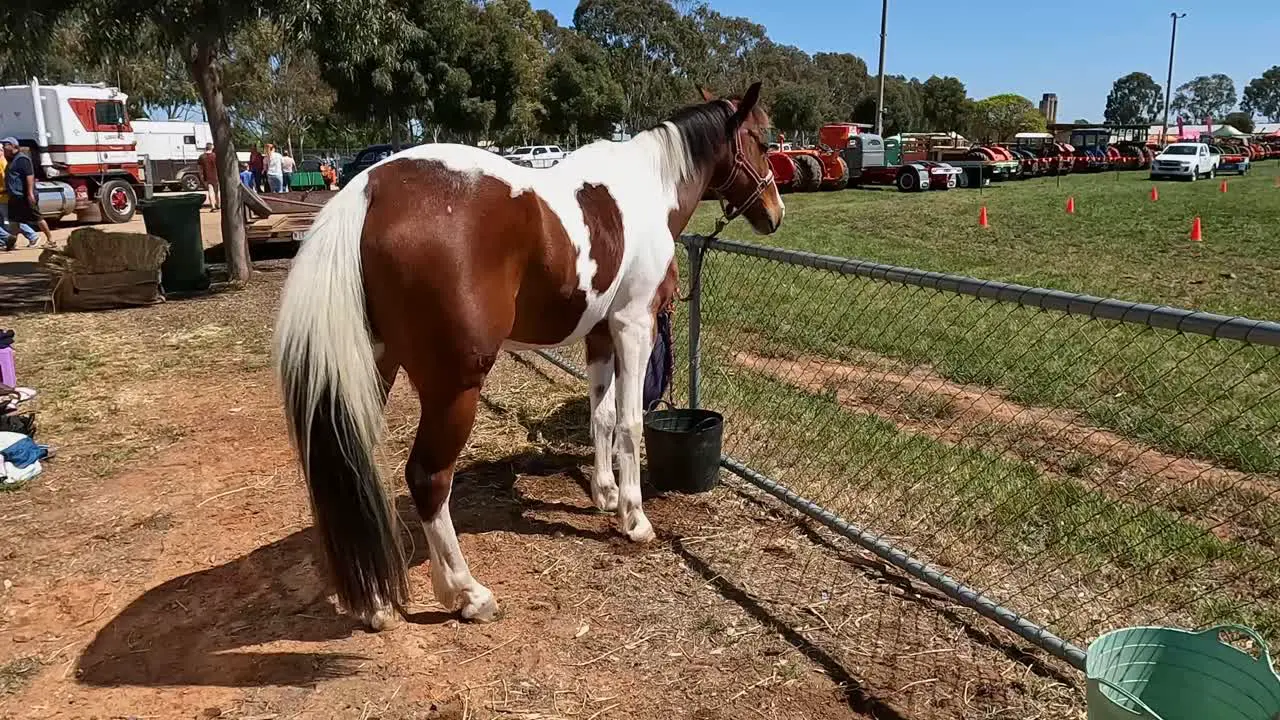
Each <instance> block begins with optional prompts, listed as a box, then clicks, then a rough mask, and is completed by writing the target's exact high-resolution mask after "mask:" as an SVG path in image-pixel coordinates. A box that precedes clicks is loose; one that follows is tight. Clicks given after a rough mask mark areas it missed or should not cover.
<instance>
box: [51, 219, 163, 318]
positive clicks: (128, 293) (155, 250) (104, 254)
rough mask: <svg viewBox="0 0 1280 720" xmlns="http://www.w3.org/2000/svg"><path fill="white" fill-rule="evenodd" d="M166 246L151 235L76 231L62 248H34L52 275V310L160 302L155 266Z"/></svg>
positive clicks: (87, 230)
mask: <svg viewBox="0 0 1280 720" xmlns="http://www.w3.org/2000/svg"><path fill="white" fill-rule="evenodd" d="M168 250H169V246H168V243H166V242H165V241H164V240H161V239H160V238H157V237H154V236H151V235H144V234H137V233H105V232H102V231H100V230H95V229H93V228H82V229H80V230H76V231H75V232H73V233H72V234H71V239H70V240H69V241H68V248H67V250H66V251H62V250H45V251H43V252H41V253H40V264H41V265H43V266H44V267H45V269H46V270H48V271H49V274H50V275H51V276H52V284H53V287H52V291H51V293H50V295H51V298H52V300H53V310H54V312H65V311H68V310H106V309H108V308H118V307H132V306H138V305H153V304H155V303H160V302H164V293H163V291H162V290H161V287H160V265H161V263H163V262H164V258H165V256H166V255H167V254H168ZM139 266H140V267H139Z"/></svg>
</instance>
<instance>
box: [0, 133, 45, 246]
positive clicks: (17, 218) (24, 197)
mask: <svg viewBox="0 0 1280 720" xmlns="http://www.w3.org/2000/svg"><path fill="white" fill-rule="evenodd" d="M0 148H2V149H3V151H4V157H5V159H6V160H8V161H9V165H8V167H6V168H5V171H4V189H5V193H6V194H8V196H9V203H8V205H7V208H6V209H7V211H8V215H9V225H10V229H9V230H7V231H6V235H9V236H10V237H8V239H7V240H6V242H5V245H4V247H5V248H6V249H12V248H13V243H14V242H15V240H16V238H14V237H12V235H13V234H16V233H18V232H22V233H23V234H24V235H26V234H27V233H26V231H23V230H22V227H23V225H26V226H27V230H28V231H29V230H30V229H31V225H38V226H39V227H40V230H41V231H42V232H44V236H45V240H46V241H48V242H49V243H50V244H52V242H53V233H51V232H50V231H49V223H47V222H45V220H44V218H42V217H40V214H39V212H38V211H37V209H36V208H37V204H36V177H35V175H36V173H35V166H33V165H32V164H31V158H30V157H28V156H26V155H24V154H22V153H21V152H19V151H18V141H17V139H16V138H12V137H7V138H2V139H0ZM30 239H31V235H27V240H28V241H30ZM33 244H34V243H33Z"/></svg>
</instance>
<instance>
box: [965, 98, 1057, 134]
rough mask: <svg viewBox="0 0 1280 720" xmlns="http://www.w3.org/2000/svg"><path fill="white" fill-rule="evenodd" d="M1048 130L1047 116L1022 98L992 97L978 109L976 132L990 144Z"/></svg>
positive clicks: (976, 106)
mask: <svg viewBox="0 0 1280 720" xmlns="http://www.w3.org/2000/svg"><path fill="white" fill-rule="evenodd" d="M1044 129H1045V120H1044V115H1041V114H1040V111H1039V110H1037V109H1036V107H1035V106H1034V105H1032V104H1031V101H1030V100H1028V99H1026V98H1024V97H1022V96H1021V95H1014V94H1012V93H1007V94H1004V95H992V96H991V97H989V98H986V99H985V100H979V101H978V102H977V103H976V104H975V106H974V132H975V134H976V135H977V136H979V137H982V138H985V139H988V140H995V141H1003V140H1008V139H1010V138H1012V137H1013V136H1014V134H1015V133H1019V132H1044Z"/></svg>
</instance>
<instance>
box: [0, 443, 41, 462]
mask: <svg viewBox="0 0 1280 720" xmlns="http://www.w3.org/2000/svg"><path fill="white" fill-rule="evenodd" d="M48 455H49V448H48V446H46V445H37V444H36V441H35V440H32V439H31V438H22V439H21V440H19V441H17V442H15V443H14V444H12V445H10V446H9V447H7V448H5V449H4V450H0V456H3V457H4V459H5V462H8V463H9V464H10V465H13V466H14V467H16V468H18V469H22V468H24V467H26V466H28V465H30V464H31V463H33V462H35V461H37V460H43V459H45V458H46V457H48Z"/></svg>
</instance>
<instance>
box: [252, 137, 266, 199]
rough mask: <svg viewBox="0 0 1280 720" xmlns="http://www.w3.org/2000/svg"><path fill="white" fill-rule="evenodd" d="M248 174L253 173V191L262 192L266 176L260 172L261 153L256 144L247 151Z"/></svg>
mask: <svg viewBox="0 0 1280 720" xmlns="http://www.w3.org/2000/svg"><path fill="white" fill-rule="evenodd" d="M249 172H251V173H253V188H252V189H253V191H254V192H262V189H263V183H264V182H266V176H265V175H264V174H263V172H262V153H260V152H258V146H257V145H256V144H255V145H254V146H253V147H252V148H250V150H249Z"/></svg>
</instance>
